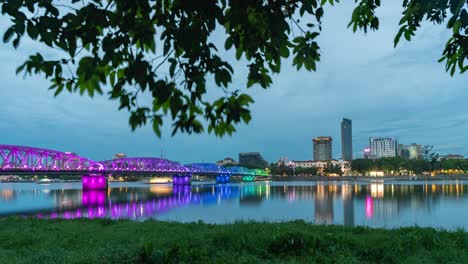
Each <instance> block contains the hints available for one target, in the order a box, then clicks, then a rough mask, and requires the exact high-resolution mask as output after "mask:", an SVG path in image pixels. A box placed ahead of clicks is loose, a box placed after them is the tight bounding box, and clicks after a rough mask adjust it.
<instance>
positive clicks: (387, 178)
mask: <svg viewBox="0 0 468 264" xmlns="http://www.w3.org/2000/svg"><path fill="white" fill-rule="evenodd" d="M269 180H271V181H286V182H287V181H442V180H449V181H457V180H468V175H436V176H430V175H415V176H382V177H370V176H333V177H330V176H271V177H269Z"/></svg>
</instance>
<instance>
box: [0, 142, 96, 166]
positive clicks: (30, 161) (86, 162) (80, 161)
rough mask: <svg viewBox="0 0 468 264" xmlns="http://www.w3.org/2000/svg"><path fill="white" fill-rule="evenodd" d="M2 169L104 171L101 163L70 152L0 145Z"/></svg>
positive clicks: (0, 164)
mask: <svg viewBox="0 0 468 264" xmlns="http://www.w3.org/2000/svg"><path fill="white" fill-rule="evenodd" d="M0 170H2V171H12V172H15V171H21V172H29V171H31V172H32V171H44V172H47V171H83V172H89V171H91V172H100V171H104V166H103V164H101V163H99V162H96V161H93V160H90V159H87V158H84V157H81V156H78V155H76V154H75V153H72V152H61V151H56V150H50V149H43V148H35V147H27V146H15V145H0Z"/></svg>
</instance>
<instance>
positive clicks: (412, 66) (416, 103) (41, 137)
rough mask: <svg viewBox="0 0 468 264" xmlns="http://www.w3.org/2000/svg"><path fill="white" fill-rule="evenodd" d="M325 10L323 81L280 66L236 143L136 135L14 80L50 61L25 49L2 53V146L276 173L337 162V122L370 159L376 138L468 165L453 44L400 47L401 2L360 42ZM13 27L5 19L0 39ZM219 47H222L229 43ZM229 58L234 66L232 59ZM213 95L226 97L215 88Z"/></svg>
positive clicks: (106, 105) (424, 36) (466, 115)
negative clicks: (429, 148)
mask: <svg viewBox="0 0 468 264" xmlns="http://www.w3.org/2000/svg"><path fill="white" fill-rule="evenodd" d="M351 2H354V1H349V3H347V4H345V3H340V4H337V5H335V6H334V7H331V8H327V9H326V12H325V17H324V21H323V32H322V33H321V35H320V36H319V37H318V39H317V40H318V42H319V45H320V47H321V61H320V62H319V64H318V69H317V71H316V72H307V71H305V70H299V71H297V70H296V69H295V68H294V67H292V62H291V60H287V61H285V62H283V64H282V69H281V73H280V74H277V75H275V76H273V84H272V86H271V88H270V89H267V90H264V89H261V88H259V87H254V88H251V89H249V90H248V91H247V92H248V93H249V94H251V95H252V96H253V98H254V100H255V104H254V105H253V106H252V107H251V111H252V121H251V122H250V123H249V124H248V125H240V126H238V127H237V130H238V131H237V132H236V133H235V134H234V135H232V136H226V137H223V138H218V137H216V136H214V135H213V134H207V133H205V134H200V135H186V134H178V135H176V136H174V137H171V133H170V132H171V127H170V123H168V122H166V125H165V126H164V127H163V136H162V138H158V137H157V136H155V135H154V133H153V131H152V128H151V126H147V127H144V128H140V129H137V130H136V131H134V132H132V131H131V129H130V127H129V125H128V117H129V115H128V113H127V112H126V111H118V110H117V109H118V102H116V101H109V100H108V98H107V96H105V95H104V96H97V97H94V98H89V97H87V96H80V95H78V94H69V93H65V92H64V93H62V94H60V95H59V96H58V97H56V98H54V96H53V92H51V91H49V90H48V87H49V85H50V84H49V83H48V81H46V80H44V79H43V78H42V77H41V76H23V75H22V74H19V75H16V74H15V69H16V67H17V66H18V65H20V64H21V63H22V62H23V61H24V60H25V59H26V58H27V56H28V55H30V54H33V53H36V52H37V51H39V52H41V53H43V54H52V53H53V52H54V51H51V50H49V49H47V48H44V46H42V45H41V44H38V43H35V42H32V41H28V40H25V41H23V42H22V43H21V45H20V47H19V48H18V49H17V50H15V49H13V48H12V47H11V44H8V45H7V44H3V43H2V44H0V144H11V145H23V146H33V147H42V148H48V149H54V150H60V151H73V152H75V153H77V154H79V155H81V156H85V157H88V158H91V159H95V160H106V159H111V158H112V156H113V155H114V154H115V153H125V154H127V156H131V157H159V156H160V155H161V151H163V152H164V153H165V156H166V157H167V158H168V159H171V160H175V161H179V162H182V163H192V162H214V161H217V160H220V159H223V158H225V157H233V158H234V159H236V160H237V159H238V153H239V152H260V153H261V154H262V155H263V157H264V158H265V159H266V160H268V161H269V162H274V161H277V160H278V159H279V158H280V157H285V156H286V157H288V158H289V159H293V160H310V159H312V158H313V157H312V138H314V137H317V136H331V137H333V157H334V158H337V159H338V158H340V157H341V142H340V138H341V137H340V122H341V119H342V118H343V117H346V118H350V119H352V120H353V152H354V156H355V157H362V150H363V149H364V148H365V147H366V146H367V145H368V138H369V137H370V136H393V137H397V138H398V140H399V142H400V143H403V144H411V143H418V144H424V145H433V146H434V150H435V151H436V152H438V153H440V154H449V153H451V154H452V153H454V154H462V155H465V156H468V138H467V137H466V133H467V131H468V122H467V120H468V111H467V110H468V106H467V104H466V102H467V100H468V89H467V88H466V83H467V80H468V74H464V75H460V74H456V75H455V76H454V77H450V75H449V74H448V73H446V72H445V67H444V66H445V65H444V64H443V63H438V62H437V60H438V59H439V58H440V56H441V54H442V50H443V48H444V46H445V43H446V41H447V39H448V38H449V37H450V32H449V31H448V30H447V29H446V28H445V27H444V26H436V25H432V24H425V25H424V27H423V28H421V29H420V30H419V31H418V32H417V35H416V37H415V38H414V39H413V40H412V41H411V42H406V41H402V42H401V43H400V44H399V45H398V47H397V48H394V47H393V37H394V35H395V34H396V32H397V30H398V21H399V19H400V16H401V11H402V9H401V6H400V5H399V4H398V2H400V3H401V1H383V2H382V7H381V8H380V9H379V10H378V13H377V14H378V16H379V18H380V29H379V30H378V31H377V32H370V33H368V34H364V33H362V32H358V33H353V32H352V30H350V29H348V28H347V24H348V22H349V18H350V16H351V12H352V8H353V4H352V3H351ZM8 24H9V22H8V20H6V19H5V18H4V17H1V18H0V31H1V32H2V34H3V32H4V31H5V28H6V27H7V25H8ZM221 40H222V39H221ZM224 55H225V56H226V57H228V58H229V57H232V54H230V53H229V52H227V53H226V54H224ZM230 62H231V63H232V65H233V66H234V70H235V76H234V79H233V86H234V87H242V88H243V87H245V79H246V74H247V71H246V68H245V64H244V62H243V61H240V62H238V61H234V60H231V59H230ZM208 89H209V90H210V91H214V92H213V93H214V94H216V91H219V88H217V87H215V85H214V83H213V82H210V84H209V85H208Z"/></svg>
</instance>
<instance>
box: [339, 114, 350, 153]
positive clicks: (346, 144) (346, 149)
mask: <svg viewBox="0 0 468 264" xmlns="http://www.w3.org/2000/svg"><path fill="white" fill-rule="evenodd" d="M341 158H342V159H343V160H347V161H351V160H353V123H352V121H351V119H347V118H343V121H341Z"/></svg>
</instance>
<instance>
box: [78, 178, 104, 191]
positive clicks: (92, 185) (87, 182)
mask: <svg viewBox="0 0 468 264" xmlns="http://www.w3.org/2000/svg"><path fill="white" fill-rule="evenodd" d="M82 183H83V190H98V189H107V177H106V176H104V175H83V177H82Z"/></svg>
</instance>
